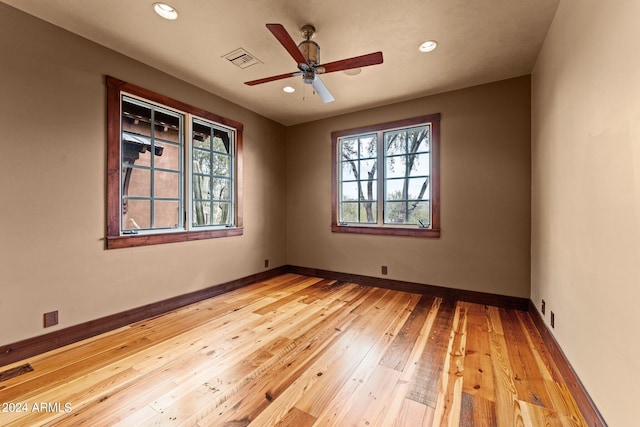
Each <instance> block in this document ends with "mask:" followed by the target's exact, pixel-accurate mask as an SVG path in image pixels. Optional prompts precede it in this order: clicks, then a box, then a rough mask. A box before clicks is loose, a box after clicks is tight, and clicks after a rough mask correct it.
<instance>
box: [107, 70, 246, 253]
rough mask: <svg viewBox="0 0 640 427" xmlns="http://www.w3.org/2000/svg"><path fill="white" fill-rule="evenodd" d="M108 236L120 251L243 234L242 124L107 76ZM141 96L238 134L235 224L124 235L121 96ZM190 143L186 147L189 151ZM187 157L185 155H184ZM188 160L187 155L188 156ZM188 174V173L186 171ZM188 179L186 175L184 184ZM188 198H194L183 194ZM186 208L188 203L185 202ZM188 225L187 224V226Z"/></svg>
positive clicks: (108, 246) (109, 246)
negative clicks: (122, 217) (220, 125)
mask: <svg viewBox="0 0 640 427" xmlns="http://www.w3.org/2000/svg"><path fill="white" fill-rule="evenodd" d="M106 83H107V235H106V248H107V249H117V248H127V247H136V246H147V245H157V244H163V243H177V242H186V241H191V240H203V239H215V238H221V237H231V236H239V235H242V234H243V232H244V229H243V215H242V173H243V169H242V163H243V162H242V133H243V125H242V123H239V122H236V121H234V120H230V119H227V118H224V117H221V116H218V115H216V114H213V113H210V112H208V111H205V110H203V109H200V108H197V107H193V106H191V105H188V104H185V103H183V102H181V101H177V100H175V99H172V98H170V97H168V96H164V95H161V94H158V93H156V92H153V91H151V90H148V89H144V88H142V87H139V86H136V85H134V84H131V83H127V82H124V81H122V80H118V79H116V78H114V77H111V76H107V79H106ZM123 92H124V93H127V94H130V95H135V96H139V97H141V98H143V99H146V100H148V101H151V102H154V103H157V104H161V105H164V106H166V107H169V108H172V109H176V110H178V111H182V112H185V113H187V114H191V115H194V116H198V117H201V118H203V119H206V120H211V121H212V122H217V123H220V124H222V125H224V126H227V127H229V128H233V129H234V130H235V131H236V137H235V143H236V146H235V171H236V175H235V180H236V182H235V207H234V213H235V218H234V219H235V225H234V226H233V227H225V228H219V229H206V230H197V229H196V230H189V229H185V230H184V231H170V232H157V233H148V234H138V235H129V234H126V235H123V234H122V233H121V227H120V210H121V206H122V200H121V194H120V180H121V164H120V163H121V160H120V150H121V144H120V137H121V115H122V112H121V97H122V94H123ZM188 146H189V144H184V150H185V151H186V150H187V147H188ZM185 155H186V152H185ZM185 158H186V156H185ZM185 173H186V171H185ZM188 178H189V177H188V176H186V175H185V181H186V180H187V179H188ZM184 194H185V195H184V197H185V199H186V198H187V197H191V196H190V195H188V194H186V192H184ZM185 206H186V203H185ZM185 226H186V224H185Z"/></svg>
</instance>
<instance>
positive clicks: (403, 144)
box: [384, 130, 407, 156]
mask: <svg viewBox="0 0 640 427" xmlns="http://www.w3.org/2000/svg"><path fill="white" fill-rule="evenodd" d="M406 136H407V135H406V132H405V131H403V130H401V131H395V132H385V134H384V149H385V155H386V156H393V155H397V154H406V152H407V139H406Z"/></svg>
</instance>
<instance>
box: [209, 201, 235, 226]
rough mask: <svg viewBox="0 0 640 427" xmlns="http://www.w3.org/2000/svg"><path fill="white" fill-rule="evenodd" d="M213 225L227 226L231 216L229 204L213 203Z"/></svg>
mask: <svg viewBox="0 0 640 427" xmlns="http://www.w3.org/2000/svg"><path fill="white" fill-rule="evenodd" d="M212 206H213V212H212V214H213V224H214V225H223V224H229V223H230V221H229V218H230V214H231V204H230V203H223V202H220V203H213V205H212Z"/></svg>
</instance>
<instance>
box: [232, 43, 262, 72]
mask: <svg viewBox="0 0 640 427" xmlns="http://www.w3.org/2000/svg"><path fill="white" fill-rule="evenodd" d="M223 58H225V59H226V60H227V61H229V62H231V63H232V64H233V65H235V66H236V67H240V68H248V67H251V66H252V65H256V64H262V61H260V60H259V59H258V58H256V57H255V56H253V55H252V54H250V53H249V52H247V51H246V50H244V49H242V48H239V49H236V50H234V51H233V52H230V53H227V54H226V55H225V56H223Z"/></svg>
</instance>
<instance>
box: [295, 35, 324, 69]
mask: <svg viewBox="0 0 640 427" xmlns="http://www.w3.org/2000/svg"><path fill="white" fill-rule="evenodd" d="M298 49H300V52H301V53H302V56H304V58H305V59H306V60H307V64H309V65H311V66H312V67H315V66H317V65H320V46H318V43H316V42H314V41H312V40H303V41H302V42H300V44H299V45H298Z"/></svg>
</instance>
